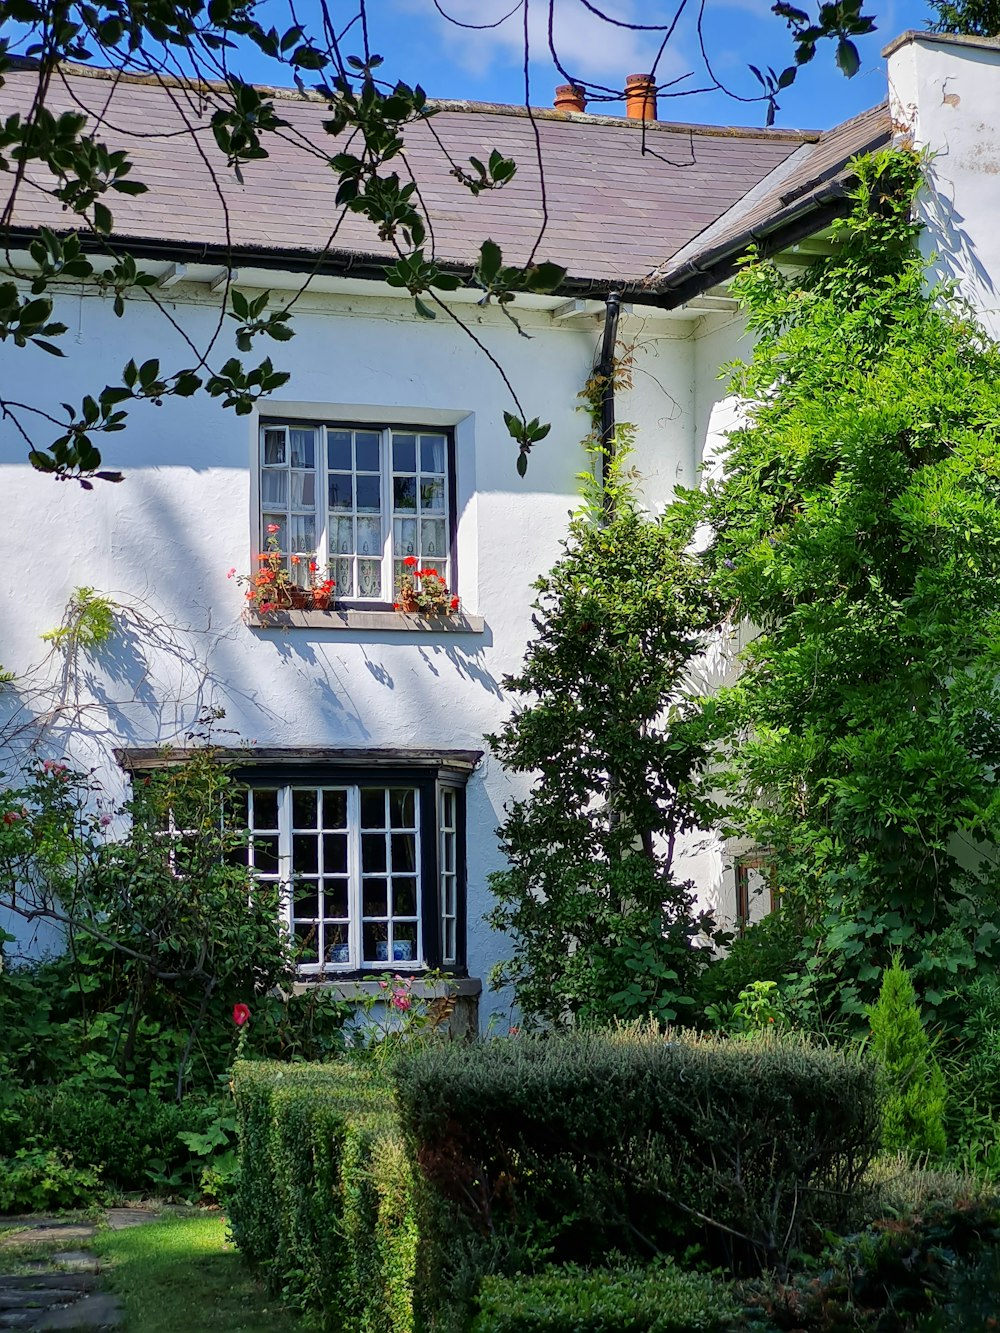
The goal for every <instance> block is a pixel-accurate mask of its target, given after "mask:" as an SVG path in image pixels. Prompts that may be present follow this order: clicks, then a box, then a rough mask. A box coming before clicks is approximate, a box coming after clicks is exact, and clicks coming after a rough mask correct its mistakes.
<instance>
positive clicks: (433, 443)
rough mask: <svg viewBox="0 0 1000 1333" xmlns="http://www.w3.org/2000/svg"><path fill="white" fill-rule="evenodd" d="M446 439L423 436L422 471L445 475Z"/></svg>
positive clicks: (421, 444)
mask: <svg viewBox="0 0 1000 1333" xmlns="http://www.w3.org/2000/svg"><path fill="white" fill-rule="evenodd" d="M444 446H445V438H444V436H443V435H421V437H420V470H421V472H439V473H441V474H442V476H443V475H444V460H445V447H444Z"/></svg>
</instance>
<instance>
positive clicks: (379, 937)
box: [361, 921, 389, 963]
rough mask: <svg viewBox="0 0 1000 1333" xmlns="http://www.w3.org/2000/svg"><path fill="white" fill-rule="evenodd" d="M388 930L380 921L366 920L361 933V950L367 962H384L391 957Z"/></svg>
mask: <svg viewBox="0 0 1000 1333" xmlns="http://www.w3.org/2000/svg"><path fill="white" fill-rule="evenodd" d="M387 933H388V932H387V930H386V927H385V925H384V924H382V923H380V922H373V921H366V922H365V924H364V929H363V930H362V933H361V952H362V954H363V955H364V961H365V962H366V963H384V962H385V961H386V960H387V959H388V957H389V942H388V940H387V938H386V935H387Z"/></svg>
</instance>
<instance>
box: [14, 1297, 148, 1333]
mask: <svg viewBox="0 0 1000 1333" xmlns="http://www.w3.org/2000/svg"><path fill="white" fill-rule="evenodd" d="M124 1322H125V1312H124V1310H123V1309H122V1306H121V1303H120V1301H119V1300H118V1298H117V1297H116V1296H112V1295H111V1294H110V1293H109V1292H106V1291H95V1292H93V1293H92V1294H91V1295H89V1296H84V1297H83V1298H82V1300H79V1301H76V1302H74V1304H73V1305H69V1306H64V1307H62V1308H59V1307H57V1308H55V1309H49V1310H47V1311H46V1312H45V1313H43V1315H42V1317H41V1319H40V1320H39V1321H38V1322H37V1323H36V1324H33V1325H31V1327H32V1328H36V1329H38V1331H39V1333H49V1331H50V1330H56V1329H63V1330H69V1329H73V1330H76V1331H77V1333H84V1330H86V1333H90V1331H91V1330H94V1329H103V1328H121V1327H122V1325H123V1324H124Z"/></svg>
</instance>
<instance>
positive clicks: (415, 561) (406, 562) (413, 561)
mask: <svg viewBox="0 0 1000 1333" xmlns="http://www.w3.org/2000/svg"><path fill="white" fill-rule="evenodd" d="M419 563H420V561H419V560H418V559H417V557H416V556H415V555H408V556H407V557H406V559H405V560H404V561H403V564H404V565H408V566H409V568H410V569H412V568H413V566H414V565H418V564H419Z"/></svg>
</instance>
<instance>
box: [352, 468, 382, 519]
mask: <svg viewBox="0 0 1000 1333" xmlns="http://www.w3.org/2000/svg"><path fill="white" fill-rule="evenodd" d="M357 488H358V512H359V513H361V512H362V511H364V512H365V513H368V514H377V513H378V512H379V511H380V510H381V508H382V478H381V477H368V476H360V477H358V478H357Z"/></svg>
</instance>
